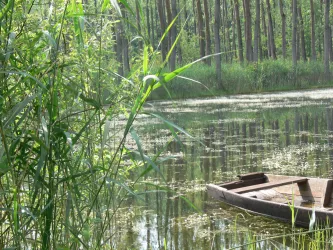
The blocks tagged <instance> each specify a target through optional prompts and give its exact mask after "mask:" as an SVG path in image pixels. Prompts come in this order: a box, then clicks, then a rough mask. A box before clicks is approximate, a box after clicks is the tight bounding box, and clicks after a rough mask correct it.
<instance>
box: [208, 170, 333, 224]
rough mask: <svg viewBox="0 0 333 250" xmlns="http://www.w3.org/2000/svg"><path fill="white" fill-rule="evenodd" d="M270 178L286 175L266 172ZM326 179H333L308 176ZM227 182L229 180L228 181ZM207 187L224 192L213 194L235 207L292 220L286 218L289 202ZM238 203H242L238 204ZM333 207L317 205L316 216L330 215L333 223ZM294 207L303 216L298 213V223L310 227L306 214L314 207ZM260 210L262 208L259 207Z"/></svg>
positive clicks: (210, 190) (213, 186) (211, 191)
mask: <svg viewBox="0 0 333 250" xmlns="http://www.w3.org/2000/svg"><path fill="white" fill-rule="evenodd" d="M265 175H266V176H267V177H268V178H269V177H270V176H271V177H272V176H277V177H284V176H283V175H273V174H265ZM285 177H286V178H292V177H295V176H285ZM316 179H317V180H318V179H320V180H324V181H330V180H331V179H323V178H308V180H316ZM226 183H227V182H226ZM220 185H223V184H220ZM287 185H293V184H287ZM206 188H207V191H208V193H210V194H211V195H212V193H213V192H214V193H219V192H220V193H221V194H223V196H224V197H223V196H222V195H219V197H216V195H212V196H213V197H214V198H216V199H218V200H220V201H222V202H224V203H227V204H229V205H232V206H234V207H237V208H240V209H242V210H246V211H250V212H251V213H254V214H259V215H264V216H267V217H270V218H275V219H279V220H282V221H290V220H291V218H289V219H288V218H286V216H285V215H286V214H287V213H288V212H287V211H290V213H291V207H290V205H289V204H285V203H279V202H275V201H270V200H263V199H258V198H254V197H250V196H245V195H244V194H246V193H242V194H239V193H236V192H233V191H232V190H233V189H226V188H223V187H221V186H218V185H215V184H207V185H206ZM226 195H229V197H228V198H226V197H225V196H226ZM230 197H231V198H232V197H236V198H238V199H239V201H236V202H235V200H236V198H233V199H230ZM242 203H244V204H246V203H249V204H253V206H254V207H260V206H263V207H273V208H274V209H280V210H283V212H284V214H282V213H281V214H280V216H278V215H273V214H272V212H269V213H264V212H260V211H259V212H258V211H256V210H255V209H249V208H247V206H246V205H244V206H242ZM237 204H240V205H237ZM332 208H333V207H332V206H330V207H328V208H325V207H319V206H315V213H316V218H318V219H320V220H323V219H324V218H326V217H329V219H330V224H331V225H332V224H333V210H329V209H332ZM294 209H295V210H297V211H298V212H297V215H298V214H299V213H300V212H301V213H300V214H301V218H299V219H297V215H296V218H295V219H296V221H295V223H296V225H300V226H305V227H308V226H309V223H308V221H309V220H310V217H309V218H307V217H306V216H305V215H304V214H309V215H310V214H311V213H312V211H313V209H312V208H307V207H302V206H298V205H295V206H294ZM259 210H262V208H261V209H259Z"/></svg>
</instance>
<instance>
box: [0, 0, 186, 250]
mask: <svg viewBox="0 0 333 250" xmlns="http://www.w3.org/2000/svg"><path fill="white" fill-rule="evenodd" d="M110 3H111V5H110V4H109V3H108V1H104V2H96V1H95V2H94V3H88V2H87V3H85V4H83V3H81V2H77V1H74V0H73V1H54V2H50V3H49V2H43V1H42V2H40V3H38V5H36V4H35V2H34V1H33V2H31V3H30V2H22V3H19V2H15V4H14V1H10V2H8V4H7V5H6V6H5V8H4V9H3V10H2V11H1V12H0V19H2V20H4V21H3V22H1V27H0V28H1V33H0V43H1V54H0V55H1V57H0V86H1V89H0V100H1V103H0V104H1V106H0V114H1V116H0V117H1V119H0V136H1V144H0V190H1V195H2V199H1V201H0V208H1V210H2V213H1V214H0V225H1V226H0V239H1V240H0V248H1V249H2V248H5V247H14V248H36V249H37V248H38V249H39V248H41V249H58V248H62V249H78V248H94V249H95V248H96V249H97V248H102V247H105V248H107V249H109V248H110V247H111V245H112V244H111V243H112V238H113V235H114V234H115V232H114V230H115V228H113V227H112V225H113V222H114V220H115V217H116V216H115V215H116V213H117V210H118V209H119V207H120V206H121V204H122V203H123V202H124V201H126V200H128V199H132V198H133V197H134V198H135V199H141V198H140V195H142V193H144V192H141V191H140V192H139V190H140V187H141V184H140V179H142V178H143V177H144V176H145V175H147V174H148V173H149V172H150V171H152V170H155V171H156V172H157V173H158V174H160V176H161V178H162V179H163V176H162V175H161V172H160V170H159V166H158V165H157V161H158V160H159V155H160V152H158V153H157V154H156V155H154V156H152V157H150V156H148V155H146V154H145V153H144V151H143V148H142V145H141V142H140V138H139V136H138V135H137V134H136V132H135V126H134V125H133V123H134V121H135V119H136V117H137V115H138V114H139V113H140V112H141V111H142V108H143V105H144V103H145V101H146V100H147V98H148V97H149V96H150V94H151V93H152V91H154V90H155V89H158V88H159V87H161V86H162V85H165V84H167V82H169V81H171V80H172V79H173V78H174V77H175V76H176V75H177V74H179V73H181V72H182V71H184V70H185V69H186V68H188V67H189V66H190V65H189V66H186V67H182V68H180V69H177V70H175V71H174V72H170V73H165V74H163V76H162V75H161V72H162V68H163V67H164V65H165V62H162V63H161V64H160V65H161V66H160V68H159V69H158V70H157V72H155V74H152V73H151V71H150V68H151V65H152V64H153V63H154V62H155V61H154V59H155V58H156V57H158V52H155V51H154V50H153V48H152V47H151V46H150V45H149V44H148V43H145V44H143V45H142V48H140V46H139V44H137V43H134V42H133V48H132V49H133V58H134V60H133V61H132V62H131V68H132V70H131V72H129V77H128V78H124V77H123V76H122V75H119V74H117V73H116V72H117V68H118V67H119V62H118V61H117V60H115V58H114V50H113V47H114V46H115V45H116V44H115V41H114V39H113V36H110V34H113V31H114V30H115V25H117V24H119V23H120V22H124V20H123V19H121V18H120V16H121V15H123V14H125V13H126V15H128V16H129V15H132V14H134V12H133V10H132V7H131V6H130V5H129V3H127V2H126V1H121V3H122V4H121V6H119V5H118V2H117V1H111V2H110ZM1 4H2V3H1ZM39 4H41V8H39ZM101 10H102V12H101ZM133 27H134V28H135V26H133ZM166 32H167V31H166ZM139 35H140V33H139ZM165 35H166V34H165ZM165 35H164V36H163V37H162V39H163V38H164V37H165ZM135 39H136V40H144V39H143V38H142V37H135ZM135 39H134V40H135ZM175 42H177V40H176V41H175ZM169 54H170V53H169ZM167 59H168V58H167ZM148 115H150V114H148ZM155 117H156V115H155ZM158 118H159V119H162V120H163V118H162V117H160V116H159V117H158ZM163 121H164V122H167V121H166V120H163ZM167 124H168V126H169V127H170V130H171V131H172V134H173V135H175V136H176V133H177V130H179V131H180V132H181V133H185V134H186V132H185V131H184V130H182V129H181V128H179V127H177V126H176V125H175V124H173V123H171V122H167ZM130 136H131V137H132V139H131V141H132V142H134V143H133V144H128V142H129V141H130ZM129 145H130V147H129ZM133 173H135V176H136V179H135V180H134V182H131V183H129V182H128V180H127V177H128V175H129V174H133ZM157 188H158V187H157Z"/></svg>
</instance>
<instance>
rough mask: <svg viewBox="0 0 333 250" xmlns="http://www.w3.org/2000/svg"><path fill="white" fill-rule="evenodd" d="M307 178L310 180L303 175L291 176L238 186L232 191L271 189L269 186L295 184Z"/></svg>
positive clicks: (240, 192) (244, 191)
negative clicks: (274, 180)
mask: <svg viewBox="0 0 333 250" xmlns="http://www.w3.org/2000/svg"><path fill="white" fill-rule="evenodd" d="M307 180H308V179H307V178H303V177H301V178H289V179H287V180H281V181H278V182H267V183H262V184H257V185H253V186H248V187H242V188H236V189H232V190H230V191H232V192H234V193H238V194H242V193H247V192H251V191H257V190H261V189H269V188H273V187H278V186H283V185H288V184H293V183H302V182H306V181H307Z"/></svg>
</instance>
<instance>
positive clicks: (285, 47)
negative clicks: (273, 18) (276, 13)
mask: <svg viewBox="0 0 333 250" xmlns="http://www.w3.org/2000/svg"><path fill="white" fill-rule="evenodd" d="M311 1H312V0H311ZM279 3H280V15H281V21H282V56H283V59H286V57H287V40H286V14H285V13H284V10H283V0H280V2H279Z"/></svg>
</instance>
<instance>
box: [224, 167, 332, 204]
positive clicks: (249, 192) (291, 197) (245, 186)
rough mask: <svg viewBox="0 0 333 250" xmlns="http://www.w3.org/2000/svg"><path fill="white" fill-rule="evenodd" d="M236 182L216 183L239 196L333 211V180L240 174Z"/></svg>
mask: <svg viewBox="0 0 333 250" xmlns="http://www.w3.org/2000/svg"><path fill="white" fill-rule="evenodd" d="M238 177H239V180H238V181H233V182H228V183H223V184H219V186H220V187H223V188H226V189H228V190H230V191H231V192H235V193H238V194H241V195H242V196H246V197H252V198H257V199H261V200H268V201H272V202H276V203H284V204H289V205H292V204H294V206H303V207H310V208H311V207H313V206H315V207H316V208H321V209H324V210H333V197H332V195H333V193H332V187H333V180H331V179H320V178H307V177H296V176H282V175H272V174H265V173H249V174H245V175H239V176H238Z"/></svg>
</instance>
